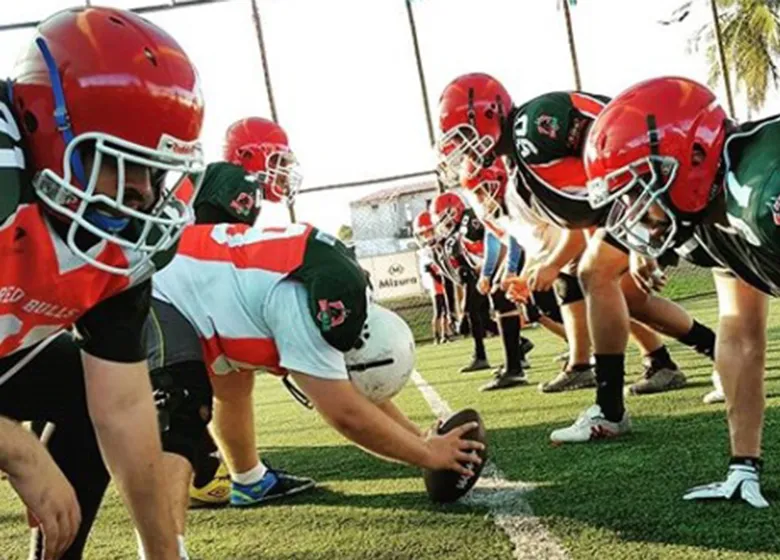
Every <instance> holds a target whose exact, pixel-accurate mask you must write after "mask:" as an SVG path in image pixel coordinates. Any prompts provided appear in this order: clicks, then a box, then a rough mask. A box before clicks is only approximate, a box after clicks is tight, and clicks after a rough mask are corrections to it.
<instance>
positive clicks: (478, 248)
mask: <svg viewBox="0 0 780 560" xmlns="http://www.w3.org/2000/svg"><path fill="white" fill-rule="evenodd" d="M463 248H464V249H466V251H468V252H469V253H470V254H472V255H474V256H476V257H482V256H483V255H484V254H485V243H484V241H482V240H481V239H480V240H479V241H468V240H467V239H464V240H463Z"/></svg>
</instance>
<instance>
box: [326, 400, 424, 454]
mask: <svg viewBox="0 0 780 560" xmlns="http://www.w3.org/2000/svg"><path fill="white" fill-rule="evenodd" d="M312 400H313V402H314V405H315V407H317V408H318V409H319V410H320V412H321V413H322V415H323V416H324V417H325V419H326V420H327V421H328V422H329V423H330V424H331V425H332V426H333V427H334V428H335V429H336V430H337V431H338V432H339V433H341V434H342V435H343V436H344V437H346V438H348V439H349V440H351V441H352V442H354V443H356V444H357V445H359V446H360V447H362V448H364V449H366V450H368V451H370V452H372V453H374V454H376V455H380V456H382V457H385V458H387V459H393V460H396V461H401V462H403V463H407V464H410V465H416V466H418V467H424V468H427V467H428V466H429V465H430V453H429V451H428V447H427V446H426V444H425V441H424V440H423V439H422V438H421V437H420V436H416V435H414V434H412V433H410V432H409V431H407V429H406V428H404V427H402V426H401V425H400V424H398V423H396V422H388V421H387V415H386V414H385V413H384V412H383V411H382V410H381V409H380V408H378V407H377V406H376V405H375V404H373V403H371V402H370V401H368V400H367V399H365V398H364V397H362V396H361V395H359V394H358V393H357V392H349V393H342V394H340V395H339V398H338V402H335V399H334V401H333V404H335V406H333V405H332V404H331V403H327V402H325V401H320V402H318V400H319V399H315V398H313V399H312Z"/></svg>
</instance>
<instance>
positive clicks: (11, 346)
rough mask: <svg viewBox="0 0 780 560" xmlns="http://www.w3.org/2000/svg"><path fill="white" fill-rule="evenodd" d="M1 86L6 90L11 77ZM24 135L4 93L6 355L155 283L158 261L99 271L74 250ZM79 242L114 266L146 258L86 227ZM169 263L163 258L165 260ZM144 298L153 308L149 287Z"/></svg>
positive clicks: (0, 177) (0, 154)
mask: <svg viewBox="0 0 780 560" xmlns="http://www.w3.org/2000/svg"><path fill="white" fill-rule="evenodd" d="M0 91H1V92H5V91H6V88H5V83H3V82H0ZM20 141H21V135H20V131H19V128H18V125H17V123H16V121H15V119H14V116H13V114H12V113H11V111H10V109H9V106H8V104H7V99H5V98H3V97H2V94H0V359H2V358H4V357H6V356H10V355H11V354H14V353H15V352H17V351H19V350H22V349H25V348H29V347H31V346H33V345H35V344H37V343H38V342H40V341H42V340H44V339H45V338H47V337H48V336H49V335H51V334H52V333H54V332H57V331H59V330H61V329H63V328H64V327H68V326H70V325H72V324H74V323H77V324H78V323H79V319H80V318H82V317H83V316H85V314H87V312H88V311H89V310H90V309H93V308H94V307H95V306H97V305H98V304H99V303H100V302H102V301H104V300H106V299H108V298H110V297H112V296H114V295H117V294H119V293H120V292H124V291H126V290H129V289H130V288H131V287H133V286H140V285H141V284H143V283H144V282H147V283H148V280H149V278H150V277H151V275H152V273H153V272H154V266H153V265H152V264H150V266H149V268H148V269H147V270H143V271H141V272H140V273H139V274H137V275H136V276H134V277H130V278H128V277H126V276H122V275H117V274H112V273H109V272H105V271H102V270H99V269H97V268H96V267H94V266H92V265H90V264H88V263H86V262H85V261H84V260H82V259H81V258H80V257H78V256H77V255H76V254H74V253H73V251H72V250H71V249H70V248H69V247H68V245H67V243H66V242H65V240H64V237H65V231H66V230H67V227H68V224H66V223H64V222H60V221H58V220H57V219H55V218H53V217H51V216H50V215H48V214H47V213H46V212H45V211H44V210H43V205H42V204H40V203H38V202H37V201H36V198H35V194H34V192H33V187H32V183H31V172H29V170H28V169H26V161H25V154H24V152H23V150H22V149H21V146H20V144H19V143H20ZM133 225H134V224H132V223H131V225H130V226H128V229H129V228H132V226H133ZM81 234H83V235H81ZM76 242H77V243H78V244H79V246H80V247H83V248H84V249H85V250H87V253H88V254H90V255H91V256H93V257H94V258H95V259H96V260H98V261H99V262H102V263H105V264H108V265H110V266H114V267H120V268H128V265H129V266H132V265H134V264H136V263H137V262H139V260H140V255H137V254H134V253H133V252H132V251H130V250H126V249H123V248H121V247H119V246H118V245H116V244H113V243H108V242H106V241H99V242H98V240H97V239H95V238H93V237H92V236H91V235H89V234H88V233H87V232H86V231H84V230H79V235H77V236H76ZM163 263H164V261H160V260H158V261H157V265H158V266H162V265H163ZM147 292H148V290H147ZM141 299H143V300H144V302H145V304H146V306H147V307H146V309H147V310H148V302H149V299H148V293H146V297H145V299H144V298H143V297H141ZM139 305H141V304H139ZM81 330H82V331H83V332H86V331H87V330H89V329H86V328H84V329H81ZM139 333H140V331H139ZM139 336H140V335H139ZM101 357H102V356H101ZM137 359H138V360H140V359H142V356H138V357H137Z"/></svg>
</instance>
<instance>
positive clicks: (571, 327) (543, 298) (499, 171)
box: [461, 158, 596, 393]
mask: <svg viewBox="0 0 780 560" xmlns="http://www.w3.org/2000/svg"><path fill="white" fill-rule="evenodd" d="M463 165H464V167H465V169H464V170H463V171H462V172H461V175H462V179H461V180H462V185H463V187H464V188H465V190H466V192H467V193H469V195H470V197H471V198H473V199H474V201H475V204H476V205H477V206H479V207H480V208H482V212H481V219H482V221H483V222H484V223H485V228H486V230H487V231H491V232H494V236H493V240H501V241H502V242H503V244H504V245H506V246H507V254H508V257H507V260H508V264H507V268H506V270H505V272H504V277H503V279H502V283H503V284H504V285H506V286H507V287H508V288H509V293H510V295H511V294H512V293H514V292H518V295H519V300H521V301H522V300H525V302H530V301H531V300H533V301H534V302H535V303H536V304H537V306H538V307H539V309H540V311H541V312H542V313H544V315H545V316H549V317H552V318H553V319H559V321H558V322H560V323H563V325H564V330H565V338H566V340H567V341H568V342H569V354H568V359H567V361H566V364H565V365H564V367H563V369H562V371H561V373H559V374H558V375H557V376H556V378H554V379H553V380H552V381H549V382H545V383H541V384H540V385H539V389H540V390H541V391H542V392H547V393H553V392H559V391H567V390H572V389H579V388H584V387H593V386H595V383H596V379H595V376H594V374H593V367H592V365H591V363H590V341H589V338H588V329H587V322H586V319H585V308H584V303H582V302H581V300H574V301H570V300H571V298H567V299H566V300H564V299H563V298H561V301H559V302H555V299H554V298H551V297H550V296H551V294H550V292H549V291H547V290H534V291H531V290H529V289H527V282H526V280H525V279H524V278H521V277H518V275H519V274H521V273H523V275H527V271H528V270H529V269H533V268H534V267H535V266H538V265H539V264H540V262H542V261H543V260H544V258H545V257H546V256H547V255H548V254H549V253H550V252H551V251H552V250H554V249H555V247H556V245H557V243H558V240H559V239H560V236H561V234H562V233H561V232H562V230H561V228H559V227H558V226H556V225H555V224H551V223H550V222H548V221H545V220H543V219H541V218H539V217H538V216H537V215H536V214H535V213H534V212H533V211H532V210H531V209H530V208H529V207H528V206H527V205H525V204H524V203H523V202H522V201H518V203H517V204H514V205H511V208H512V215H511V216H510V215H509V214H508V209H507V208H508V206H507V202H506V192H507V186H508V184H511V183H510V180H509V176H508V172H507V169H506V166H505V164H504V162H503V160H502V159H501V158H497V159H496V160H495V161H493V162H492V163H491V165H490V166H488V167H482V168H478V169H476V170H474V172H471V171H470V169H469V168H470V167H471V166H473V165H474V163H473V162H471V161H470V160H467V161H464V164H463ZM510 190H511V189H510ZM518 210H520V211H519V212H518ZM519 239H521V240H522V244H523V245H524V248H523V249H520V241H519ZM489 241H490V239H489ZM489 241H488V243H486V246H487V247H488V250H487V254H488V256H489V257H490V258H488V259H487V260H489V261H492V260H493V259H494V258H495V257H492V254H494V253H495V252H496V249H495V247H494V244H493V243H490V242H489ZM526 248H527V249H528V250H526ZM521 251H522V262H520V260H521V259H520V257H519V255H520V254H521ZM515 255H518V256H515ZM570 276H571V275H570ZM480 282H481V283H487V282H488V278H487V276H486V275H485V274H483V277H482V279H481V281H480ZM517 286H522V287H523V288H525V290H520V291H518V290H516V289H514V288H515V287H517ZM521 291H524V292H526V293H525V294H523V293H520V292H521ZM513 299H518V298H517V297H514V296H513ZM550 300H552V301H550Z"/></svg>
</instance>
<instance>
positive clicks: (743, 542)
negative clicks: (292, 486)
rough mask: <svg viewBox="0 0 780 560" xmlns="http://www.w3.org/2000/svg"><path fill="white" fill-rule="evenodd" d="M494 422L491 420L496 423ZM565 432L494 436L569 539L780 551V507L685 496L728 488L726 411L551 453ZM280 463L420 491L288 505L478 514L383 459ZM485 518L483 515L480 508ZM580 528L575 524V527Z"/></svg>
mask: <svg viewBox="0 0 780 560" xmlns="http://www.w3.org/2000/svg"><path fill="white" fill-rule="evenodd" d="M488 423H489V422H488ZM766 424H767V429H766V431H765V448H766V449H770V450H771V449H777V448H778V447H780V431H778V430H777V427H778V426H780V410H777V409H769V410H768V411H767V417H766ZM557 427H560V425H559V424H555V425H553V424H539V425H535V426H524V427H518V428H501V429H495V430H490V429H489V431H488V437H489V443H490V452H491V457H492V458H493V459H494V460H495V461H496V463H497V465H498V466H499V468H500V469H501V470H502V471H503V472H504V474H505V476H506V477H507V478H508V479H510V480H517V481H524V482H528V483H531V484H536V485H538V487H537V488H536V489H535V490H534V491H533V492H531V493H530V494H529V495H528V497H529V501H530V503H531V507H532V508H533V510H534V512H535V514H536V515H538V516H539V517H541V518H542V521H543V522H544V523H546V524H548V525H549V526H551V527H552V528H553V530H555V529H556V527H560V528H561V530H562V531H565V533H566V539H567V541H568V539H573V540H572V542H573V543H574V545H573V546H574V547H576V541H577V532H578V531H582V530H583V529H584V528H586V527H588V528H597V529H605V530H607V531H609V532H611V533H613V534H614V535H616V536H617V538H618V539H620V540H622V541H634V542H648V543H665V544H677V545H688V546H694V547H703V548H712V549H716V548H717V549H723V550H733V551H744V552H760V553H780V539H778V536H777V535H778V527H780V514H778V513H777V507H778V505H775V507H772V508H768V509H766V510H755V509H752V508H750V507H748V506H746V505H745V504H742V503H723V502H721V503H689V502H684V501H683V500H682V495H683V494H684V492H685V491H686V490H687V489H688V488H690V487H692V486H694V485H697V484H701V483H708V482H713V481H716V480H721V479H722V478H723V475H724V474H725V467H726V463H727V460H728V452H727V439H726V437H727V433H726V424H725V420H724V417H723V411H722V410H713V411H712V412H709V411H707V412H700V413H694V414H690V415H685V416H670V417H659V416H643V417H641V418H639V419H637V420H636V421H635V426H634V432H633V433H632V434H630V435H629V436H627V437H625V438H623V439H620V440H614V441H609V442H599V443H595V444H586V445H568V446H562V447H557V448H554V447H551V446H550V445H549V444H548V434H549V432H550V430H551V429H553V428H557ZM264 455H265V456H266V457H268V458H269V459H270V460H271V462H272V463H273V464H278V465H279V466H282V467H283V468H285V469H290V470H291V471H293V472H294V473H295V474H301V475H307V476H312V477H314V478H315V479H316V480H318V482H320V483H322V484H327V483H328V482H336V481H350V480H357V481H360V480H372V479H376V480H382V479H385V480H387V479H389V480H392V479H404V478H416V479H418V480H419V481H420V482H419V488H420V490H419V491H415V492H400V493H386V494H373V495H364V494H356V495H350V494H349V493H342V492H340V491H335V490H333V489H332V488H318V489H317V490H316V491H314V492H312V493H310V494H308V495H303V496H300V497H298V498H295V499H293V500H290V501H289V502H286V503H289V504H295V503H305V504H313V503H317V504H323V505H337V506H347V507H352V506H354V507H368V508H389V509H392V508H400V509H410V510H419V511H439V510H443V511H447V512H451V513H452V514H467V513H473V512H474V511H475V510H474V508H473V507H470V506H466V505H463V504H456V505H454V506H447V507H442V506H435V505H433V504H431V503H430V502H429V501H428V500H427V498H426V495H425V493H424V489H423V485H422V479H421V477H420V472H419V470H418V469H414V468H410V467H404V466H401V465H397V464H393V463H389V462H385V461H382V460H379V459H376V458H374V457H372V456H370V455H368V454H366V453H364V452H362V451H360V450H359V449H357V448H354V447H349V446H331V447H313V448H270V449H265V450H264ZM772 464H773V463H772V462H771V457H770V463H769V465H770V468H769V469H768V470H766V471H765V472H764V474H763V475H762V481H763V488H764V492H765V495H766V497H767V498H768V499H769V500H770V501H775V502H776V501H780V475H778V473H777V471H776V470H775V469H772V468H771V465H772ZM477 511H479V510H477ZM571 520H574V521H576V523H575V524H572V523H571V522H570V521H571Z"/></svg>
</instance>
